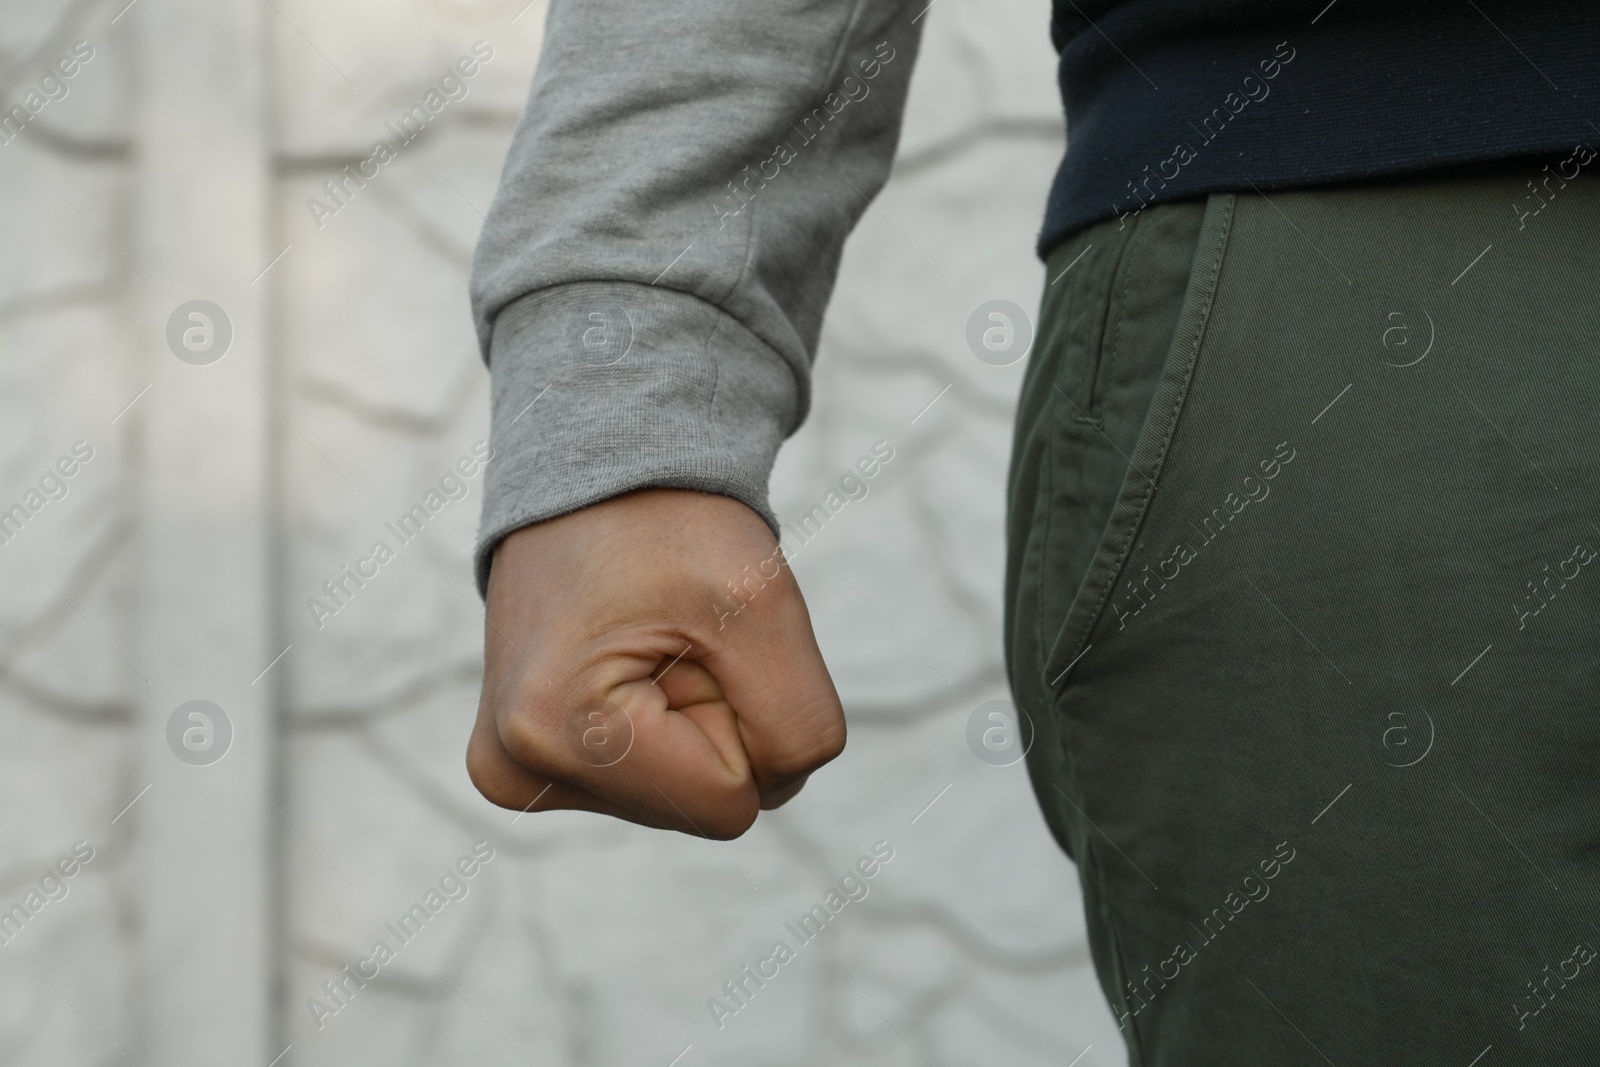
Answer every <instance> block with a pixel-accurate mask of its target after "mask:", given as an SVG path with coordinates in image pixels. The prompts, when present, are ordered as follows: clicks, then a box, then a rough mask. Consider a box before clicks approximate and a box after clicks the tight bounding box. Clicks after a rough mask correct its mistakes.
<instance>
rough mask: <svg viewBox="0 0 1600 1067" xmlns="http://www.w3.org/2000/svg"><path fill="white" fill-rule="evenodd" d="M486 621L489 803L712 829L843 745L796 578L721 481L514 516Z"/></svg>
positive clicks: (475, 745)
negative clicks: (521, 523)
mask: <svg viewBox="0 0 1600 1067" xmlns="http://www.w3.org/2000/svg"><path fill="white" fill-rule="evenodd" d="M736 590H737V593H736ZM486 623H487V625H486V626H485V632H484V677H483V695H482V698H481V699H480V701H479V703H478V721H477V724H476V725H475V727H474V728H473V731H472V739H471V741H470V742H469V743H468V746H467V771H468V773H469V774H470V775H471V776H472V781H473V783H474V784H475V785H477V787H478V789H479V790H480V791H481V792H482V793H483V795H484V796H486V797H488V798H489V799H490V800H491V801H493V802H494V803H496V804H499V805H500V806H501V807H505V808H512V809H516V810H525V811H546V810H550V809H552V808H577V809H581V810H585V811H597V812H603V813H605V814H607V815H614V816H616V817H617V818H621V819H628V820H630V821H633V822H638V823H643V824H646V825H650V826H663V827H670V828H671V829H675V830H681V831H683V832H685V833H691V834H697V835H701V836H705V837H712V838H718V839H727V838H731V837H737V836H739V835H740V834H742V833H744V831H745V830H747V829H749V828H750V825H751V823H753V822H754V821H755V818H756V813H757V812H758V811H759V810H760V809H761V808H775V807H777V806H778V805H780V804H782V803H784V802H785V801H787V800H788V799H789V798H790V797H792V796H794V795H795V794H796V793H797V792H799V791H800V787H801V786H802V785H804V784H805V780H806V776H807V775H809V774H810V773H811V772H812V771H814V770H816V769H817V768H818V767H821V766H822V765H823V764H824V763H827V762H828V761H829V760H831V759H833V758H834V757H835V756H837V755H838V754H839V752H840V751H841V750H842V749H843V748H844V738H845V724H844V711H843V709H842V708H841V707H840V705H839V696H838V694H837V693H836V692H834V688H833V680H832V679H831V678H829V677H828V670H827V668H826V667H825V666H824V665H823V662H822V653H821V652H820V651H819V650H818V648H817V641H816V637H815V635H813V633H812V632H811V617H810V615H808V614H807V612H806V606H805V601H804V600H803V599H802V597H801V595H800V588H799V586H798V585H796V584H795V580H794V576H793V575H792V574H790V573H789V568H788V566H787V564H786V563H784V562H783V557H782V556H781V555H779V554H778V549H777V545H776V544H775V542H774V541H773V539H772V533H771V531H770V530H768V529H767V526H766V524H765V523H764V522H762V521H761V519H760V517H759V516H757V515H756V514H755V512H753V511H751V510H750V509H749V508H748V507H746V506H745V505H743V504H741V503H739V502H737V501H735V500H731V499H729V498H727V497H721V496H713V495H710V494H706V493H696V492H689V491H687V490H679V489H647V490H641V491H638V492H634V493H629V494H626V495H625V496H621V497H617V498H615V499H612V500H608V501H605V502H604V503H600V504H596V505H593V506H592V507H587V508H584V509H582V510H581V511H577V512H573V513H572V514H570V515H565V516H562V517H561V518H558V519H551V520H549V521H547V522H541V523H537V524H535V525H533V526H528V527H525V528H523V529H521V530H518V531H516V532H515V533H513V534H511V535H510V536H509V537H507V538H506V539H505V540H504V541H503V542H501V544H500V546H499V547H498V548H497V549H496V550H495V554H494V566H493V569H492V570H491V572H490V576H489V596H488V614H487V616H486Z"/></svg>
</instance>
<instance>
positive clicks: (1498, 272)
mask: <svg viewBox="0 0 1600 1067" xmlns="http://www.w3.org/2000/svg"><path fill="white" fill-rule="evenodd" d="M1591 158H1592V156H1591ZM1585 162H1587V160H1585ZM1541 164H1542V161H1541V162H1540V163H1530V164H1528V165H1527V166H1526V167H1521V166H1515V167H1513V170H1514V173H1510V174H1505V173H1502V174H1497V175H1485V174H1479V175H1476V176H1459V175H1458V176H1455V177H1451V178H1443V179H1436V180H1429V181H1415V182H1407V183H1391V184H1387V185H1378V184H1369V185H1362V186H1345V187H1337V188H1325V189H1317V190H1310V191H1303V192H1288V193H1274V194H1271V195H1265V196H1264V195H1260V194H1257V193H1245V194H1239V195H1213V196H1211V197H1210V198H1209V199H1207V200H1205V201H1204V202H1189V203H1182V204H1175V205H1168V206H1161V207H1155V208H1148V209H1146V210H1145V211H1144V212H1143V213H1142V214H1141V215H1139V216H1136V217H1131V218H1128V219H1125V220H1120V221H1119V220H1114V221H1111V222H1107V223H1104V224H1102V225H1099V226H1096V227H1094V228H1092V229H1090V230H1087V231H1085V232H1082V233H1080V234H1078V235H1076V236H1075V237H1074V238H1072V239H1070V240H1069V241H1067V242H1066V243H1065V244H1063V245H1062V246H1060V247H1059V248H1057V249H1056V250H1055V251H1054V253H1053V255H1052V256H1051V258H1050V262H1049V267H1048V275H1047V281H1048V287H1047V289H1046V294H1045V298H1044V305H1043V311H1042V316H1041V322H1040V324H1039V332H1038V341H1037V343H1036V345H1035V348H1034V352H1033V356H1032V362H1031V365H1030V366H1029V368H1028V372H1027V379H1026V382H1025V385H1024V389H1023V394H1022V400H1021V405H1020V409H1019V416H1018V424H1017V436H1016V443H1015V451H1014V455H1013V461H1012V469H1011V479H1010V530H1009V558H1008V566H1007V583H1006V584H1007V590H1006V592H1007V610H1006V626H1007V635H1006V648H1007V655H1008V659H1009V668H1010V673H1011V679H1012V685H1013V688H1014V692H1015V696H1016V700H1017V703H1018V705H1019V706H1020V707H1021V708H1022V709H1023V710H1024V711H1026V712H1027V713H1028V714H1029V716H1031V718H1032V720H1033V724H1034V727H1035V735H1034V738H1033V742H1032V748H1031V750H1030V752H1029V755H1028V765H1029V769H1030V773H1031V775H1032V780H1033V783H1034V787H1035V791H1036V793H1037V795H1038V797H1039V800H1040V803H1041V805H1042V807H1043V810H1044V814H1045V817H1046V820H1047V821H1048V823H1049V825H1050V828H1051V830H1052V832H1053V833H1054V834H1055V836H1056V838H1057V840H1058V841H1059V842H1060V843H1061V845H1062V847H1064V848H1065V849H1066V850H1067V852H1068V853H1069V854H1070V855H1071V856H1072V857H1073V859H1074V860H1075V861H1076V863H1077V865H1078V869H1079V874H1080V877H1081V880H1082V884H1083V892H1084V899H1085V901H1086V907H1087V912H1088V916H1087V917H1088V926H1089V931H1090V940H1091V945H1092V949H1093V954H1094V960H1095V965H1096V969H1097V971H1098V974H1099V977H1100V982H1101V985H1102V987H1103V989H1104V991H1105V995H1106V996H1107V998H1108V999H1109V1001H1110V1004H1111V1007H1112V1010H1113V1012H1114V1013H1115V1015H1116V1017H1117V1020H1118V1021H1119V1023H1120V1024H1121V1026H1122V1032H1123V1035H1124V1037H1125V1040H1126V1042H1127V1046H1128V1054H1129V1060H1130V1062H1131V1063H1132V1064H1135V1065H1139V1067H1179V1065H1183V1067H1203V1065H1204V1067H1210V1065H1215V1067H1257V1065H1260V1067H1267V1065H1271V1067H1294V1065H1300V1064H1304V1065H1308V1067H1317V1065H1323V1064H1333V1065H1337V1067H1355V1065H1361V1064H1365V1065H1399V1064H1404V1065H1406V1067H1426V1065H1435V1064H1437V1065H1440V1067H1503V1065H1508V1064H1548V1065H1551V1067H1561V1065H1567V1064H1577V1063H1595V1062H1600V955H1597V948H1600V562H1597V551H1596V550H1597V548H1600V300H1597V299H1596V297H1597V284H1596V281H1595V279H1597V278H1600V180H1595V179H1592V178H1590V177H1588V175H1587V174H1586V173H1585V174H1583V175H1581V176H1576V177H1574V175H1577V173H1578V169H1579V168H1578V166H1577V165H1576V164H1575V163H1574V162H1573V161H1572V160H1557V161H1554V162H1553V164H1552V165H1551V166H1550V167H1549V168H1548V169H1542V167H1541ZM1524 171H1525V173H1524ZM1530 181H1531V182H1532V183H1533V184H1529V182H1530Z"/></svg>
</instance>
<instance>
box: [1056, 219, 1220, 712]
mask: <svg viewBox="0 0 1600 1067" xmlns="http://www.w3.org/2000/svg"><path fill="white" fill-rule="evenodd" d="M1233 206H1234V198H1233V197H1232V196H1231V195H1217V196H1212V197H1210V198H1209V199H1208V200H1207V201H1206V202H1205V203H1184V204H1173V205H1166V206H1163V207H1159V208H1152V209H1147V211H1146V212H1145V214H1144V216H1142V217H1141V218H1140V219H1139V220H1138V221H1137V223H1136V225H1137V229H1135V230H1134V231H1133V232H1132V233H1131V234H1125V235H1120V236H1122V237H1123V239H1122V241H1121V247H1120V250H1119V251H1120V254H1119V255H1118V257H1117V259H1116V262H1115V265H1114V266H1113V267H1111V268H1110V269H1109V272H1108V275H1107V278H1106V280H1103V281H1102V280H1100V279H1095V278H1090V277H1087V276H1086V277H1085V278H1084V279H1083V280H1082V282H1081V283H1080V287H1079V288H1078V289H1077V290H1073V291H1068V292H1067V293H1065V294H1063V298H1062V299H1063V303H1064V305H1070V304H1072V303H1073V301H1074V298H1076V300H1077V303H1078V305H1079V306H1078V308H1076V309H1073V308H1071V307H1067V306H1064V307H1062V308H1060V309H1051V308H1050V307H1049V306H1048V304H1047V307H1046V313H1045V314H1046V317H1047V319H1049V318H1050V317H1051V312H1052V310H1059V311H1061V312H1064V314H1061V315H1060V316H1059V320H1058V321H1059V322H1060V323H1061V329H1060V330H1059V331H1057V330H1053V329H1047V330H1046V331H1044V332H1045V333H1046V335H1047V336H1053V337H1056V338H1058V339H1059V340H1061V341H1062V342H1063V343H1062V346H1061V348H1060V349H1059V351H1060V354H1061V357H1062V365H1061V366H1060V367H1059V368H1058V376H1059V378H1060V381H1059V382H1056V381H1052V382H1051V383H1050V385H1049V392H1050V394H1051V395H1050V396H1049V397H1048V398H1047V400H1048V401H1049V402H1050V404H1051V408H1047V409H1045V410H1044V411H1042V412H1041V414H1042V416H1043V419H1044V421H1045V423H1046V424H1047V425H1048V427H1049V430H1048V433H1047V434H1046V435H1045V440H1046V444H1047V454H1046V457H1045V459H1044V465H1045V468H1046V471H1045V477H1044V485H1043V486H1042V487H1043V488H1044V489H1045V503H1044V506H1043V508H1042V513H1041V515H1040V521H1041V523H1042V526H1043V532H1042V537H1041V544H1040V561H1039V570H1038V581H1039V582H1040V593H1039V599H1038V608H1039V611H1038V615H1037V618H1036V620H1035V624H1036V626H1037V627H1038V631H1037V640H1038V646H1037V647H1038V648H1039V649H1041V651H1042V667H1043V671H1044V679H1043V681H1044V683H1045V687H1046V692H1051V693H1053V692H1055V691H1057V690H1058V688H1059V686H1060V685H1061V684H1062V683H1063V681H1064V679H1065V675H1066V672H1067V670H1068V668H1069V667H1070V665H1071V664H1072V663H1073V662H1074V661H1075V659H1076V658H1077V657H1078V656H1079V655H1080V654H1081V653H1082V652H1083V650H1084V647H1085V646H1086V644H1087V641H1088V634H1089V631H1090V630H1091V629H1092V628H1093V625H1094V623H1095V620H1096V619H1098V618H1099V617H1100V615H1101V614H1102V613H1103V612H1104V610H1105V607H1106V602H1107V599H1108V597H1109V594H1110V591H1111V589H1112V586H1113V584H1114V583H1115V582H1116V580H1117V577H1118V575H1119V574H1120V573H1121V570H1122V568H1123V566H1124V564H1125V562H1126V560H1127V557H1128V553H1129V552H1130V551H1131V549H1132V547H1133V545H1134V543H1135V541H1136V540H1137V536H1138V531H1139V527H1140V524H1141V522H1142V520H1143V517H1144V514H1145V512H1146V510H1147V509H1148V507H1149V504H1150V501H1151V499H1152V498H1153V496H1154V494H1155V492H1156V490H1157V486H1158V483H1159V481H1160V476H1161V470H1162V466H1163V463H1164V461H1165V459H1166V454H1167V449H1168V446H1169V444H1170V443H1171V440H1172V435H1173V432H1174V431H1175V429H1176V427H1177V423H1178V419H1179V416H1180V415H1181V413H1182V411H1183V405H1184V400H1185V399H1186V397H1187V396H1188V390H1189V383H1190V381H1191V379H1192V377H1193V374H1194V369H1195V363H1196V358H1197V356H1198V353H1199V350H1200V340H1201V337H1202V336H1203V334H1204V331H1205V325H1206V320H1207V317H1208V314H1209V312H1210V308H1211V303H1212V298H1213V296H1214V294H1215V292H1216V285H1217V278H1218V275H1219V274H1220V271H1221V265H1222V258H1223V253H1224V250H1225V247H1226V244H1227V238H1228V231H1229V226H1230V223H1231V220H1232V217H1233ZM1112 225H1113V224H1111V223H1107V224H1104V225H1103V226H1102V227H1097V228H1096V229H1097V230H1106V229H1108V228H1109V227H1111V226H1112ZM1116 225H1120V223H1118V224H1116ZM1091 232H1092V231H1091ZM1107 236H1110V234H1107ZM1086 258H1087V257H1086ZM1080 266H1081V264H1080ZM1086 318H1087V319H1090V320H1093V319H1095V318H1098V319H1099V322H1100V325H1099V327H1098V329H1095V330H1093V331H1092V332H1091V333H1090V334H1089V335H1088V336H1087V337H1074V336H1073V335H1072V330H1073V329H1074V328H1075V327H1079V326H1081V325H1082V324H1083V322H1084V320H1085V319H1086ZM1055 321H1057V320H1052V321H1051V323H1050V325H1054V322H1055ZM1091 341H1092V343H1093V344H1094V349H1095V351H1094V354H1093V356H1092V358H1086V354H1085V352H1084V349H1083V346H1084V345H1085V344H1088V343H1090V342H1091ZM1084 368H1092V369H1091V370H1089V372H1088V374H1087V377H1086V376H1085V372H1084ZM1085 380H1087V383H1088V391H1087V394H1086V395H1087V397H1088V399H1089V400H1090V403H1091V407H1090V408H1082V407H1081V405H1079V404H1078V403H1077V402H1076V401H1075V400H1074V399H1073V397H1072V395H1071V393H1070V392H1069V391H1068V388H1067V386H1068V385H1070V384H1077V385H1079V386H1080V387H1081V385H1082V384H1083V383H1084V382H1085Z"/></svg>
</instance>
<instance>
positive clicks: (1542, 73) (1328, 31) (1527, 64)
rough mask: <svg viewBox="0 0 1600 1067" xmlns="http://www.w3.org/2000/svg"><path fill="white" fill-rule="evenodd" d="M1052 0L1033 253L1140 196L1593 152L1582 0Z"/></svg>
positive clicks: (1591, 34) (1594, 36)
mask: <svg viewBox="0 0 1600 1067" xmlns="http://www.w3.org/2000/svg"><path fill="white" fill-rule="evenodd" d="M1054 3H1055V6H1054V15H1053V18H1052V22H1051V36H1052V39H1053V41H1054V43H1055V46H1056V49H1057V51H1058V52H1059V53H1060V55H1061V61H1060V69H1059V81H1060V85H1061V95H1062V99H1063V101H1064V102H1065V104H1066V112H1067V131H1068V139H1069V144H1068V149H1067V153H1066V158H1065V159H1064V160H1063V161H1062V164H1061V168H1060V170H1059V171H1058V172H1057V174H1056V179H1055V183H1054V185H1053V186H1052V188H1051V191H1050V200H1049V206H1048V209H1047V212H1046V217H1045V223H1044V229H1043V231H1042V232H1041V234H1040V237H1039V252H1040V254H1041V255H1044V254H1046V253H1048V251H1049V250H1050V248H1051V247H1052V246H1054V245H1055V244H1056V243H1057V242H1059V241H1061V240H1062V239H1063V238H1065V237H1067V236H1069V235H1070V234H1072V233H1073V232H1075V231H1077V230H1079V229H1082V228H1083V227H1084V226H1087V225H1090V224H1092V223H1095V222H1099V221H1102V220H1104V219H1109V218H1114V217H1117V216H1122V215H1128V214H1130V213H1134V212H1137V211H1139V210H1140V209H1142V208H1143V207H1144V206H1145V205H1147V204H1153V203H1160V202H1163V201H1170V200H1178V199H1184V198H1188V197H1193V196H1198V195H1200V194H1203V193H1210V192H1224V191H1231V192H1250V191H1252V190H1253V189H1254V190H1261V191H1265V190H1268V189H1287V188H1294V187H1303V186H1309V185H1322V184H1326V183H1330V182H1338V181H1348V180H1354V179H1365V178H1375V177H1384V176H1392V175H1402V174H1411V173H1416V172H1421V171H1427V170H1431V169H1434V168H1440V167H1446V166H1451V165H1456V164H1463V163H1474V162H1481V161H1488V160H1502V159H1507V158H1511V157H1516V156H1537V155H1541V154H1546V153H1555V152H1562V153H1564V154H1570V153H1571V151H1572V150H1573V149H1574V148H1575V147H1576V146H1577V145H1578V144H1580V143H1587V144H1591V145H1600V126H1597V125H1596V123H1600V4H1595V3H1593V2H1592V0H1590V2H1587V3H1585V2H1575V0H1555V2H1549V3H1539V2H1537V0H1531V2H1530V0H1522V2H1520V3H1516V2H1508V0H1333V3H1331V4H1330V3H1328V0H1054ZM1534 170H1537V168H1534ZM1531 176H1532V172H1530V177H1531Z"/></svg>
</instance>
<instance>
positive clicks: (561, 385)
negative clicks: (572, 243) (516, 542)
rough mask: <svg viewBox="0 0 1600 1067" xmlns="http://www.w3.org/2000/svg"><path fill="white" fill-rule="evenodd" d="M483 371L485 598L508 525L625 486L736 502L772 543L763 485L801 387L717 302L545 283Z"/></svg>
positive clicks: (504, 326)
mask: <svg viewBox="0 0 1600 1067" xmlns="http://www.w3.org/2000/svg"><path fill="white" fill-rule="evenodd" d="M489 370H490V379H491V383H492V393H493V401H492V425H491V433H490V443H491V445H492V446H493V458H492V459H491V460H490V462H489V467H488V473H487V474H486V475H485V486H484V504H483V518H482V523H481V525H480V527H479V535H478V548H477V559H476V564H477V566H476V572H477V581H478V591H479V592H480V593H485V592H486V591H487V589H488V582H489V564H490V561H491V559H492V557H493V554H494V549H495V546H496V545H498V544H499V543H500V540H501V539H502V538H504V537H505V536H506V535H507V534H509V533H510V532H511V531H513V530H516V529H518V528H520V527H523V526H527V525H529V524H531V523H535V522H541V521H543V520H545V519H553V518H556V517H557V516H559V515H565V514H567V513H568V512H572V511H576V510H577V509H579V508H582V507H587V506H588V505H590V504H596V503H599V502H600V501H602V500H606V499H609V498H610V497H614V496H617V495H619V494H621V493H626V492H629V491H631V490H634V489H643V488H647V487H659V488H675V489H697V490H700V491H702V492H707V493H719V494H721V495H723V496H728V497H732V498H733V499H735V500H738V501H740V502H742V503H744V504H746V505H748V506H749V507H750V508H751V509H753V510H754V511H755V512H756V513H757V514H758V515H760V516H761V517H762V519H763V520H765V521H766V523H767V525H768V526H770V527H771V528H772V531H773V535H774V536H777V534H778V522H777V518H776V516H775V515H774V514H773V512H772V508H771V506H770V505H769V504H768V502H767V479H768V476H769V475H770V473H771V471H772V464H773V461H774V459H775V458H776V456H777V452H778V445H779V444H780V443H781V442H782V440H783V438H784V437H785V436H786V435H787V434H788V433H789V432H790V431H791V430H792V429H793V427H794V425H795V423H796V421H797V414H798V412H799V411H800V409H801V404H802V398H801V395H800V386H799V384H798V379H797V378H796V375H795V373H794V371H793V370H792V369H791V367H790V366H789V364H788V363H787V362H786V361H785V360H784V359H783V357H782V356H780V355H779V354H778V353H777V352H775V351H774V350H773V349H772V348H770V347H769V346H768V345H766V344H765V343H764V342H762V341H761V340H760V339H758V338H757V337H756V336H755V335H754V334H752V333H751V332H750V331H749V330H747V329H745V328H744V327H743V326H742V325H740V324H739V322H738V321H737V320H736V319H734V318H733V317H731V316H730V315H728V314H727V313H726V312H724V311H722V310H721V309H720V308H717V307H715V306H714V305H712V304H709V303H707V302H705V301H703V300H701V299H699V298H697V297H693V296H688V295H686V294H684V293H681V292H676V291H674V290H670V289H662V288H657V287H654V286H648V285H640V284H637V283H633V282H578V283H573V284H568V285H559V286H555V287H553V288H549V289H541V290H539V291H537V292H534V293H530V294H529V295H527V296H525V297H523V298H521V299H520V300H518V301H516V302H515V303H512V304H510V305H508V306H507V307H506V308H505V309H504V310H503V311H501V312H500V314H499V316H498V317H497V318H496V319H495V323H494V336H493V339H492V341H491V343H490V349H489Z"/></svg>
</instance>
